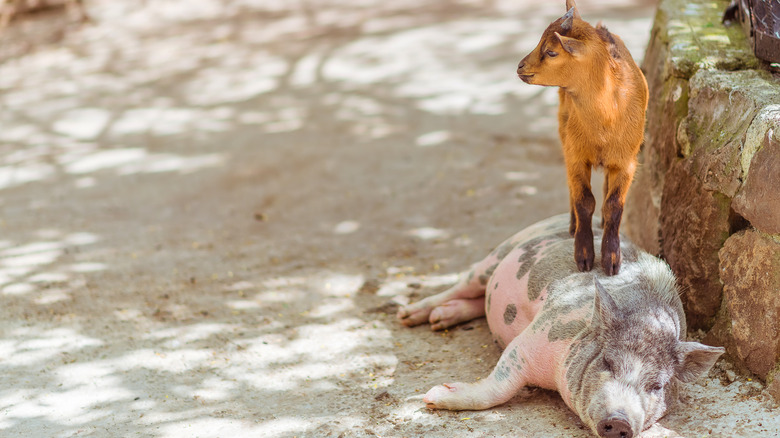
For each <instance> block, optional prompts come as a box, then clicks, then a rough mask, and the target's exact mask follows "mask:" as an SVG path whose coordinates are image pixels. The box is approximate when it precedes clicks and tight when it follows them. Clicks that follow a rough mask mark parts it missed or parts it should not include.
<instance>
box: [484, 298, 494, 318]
mask: <svg viewBox="0 0 780 438" xmlns="http://www.w3.org/2000/svg"><path fill="white" fill-rule="evenodd" d="M486 295H487V301H486V302H485V303H486V304H485V318H487V316H488V313H490V299H491V298H493V294H492V293H490V291H488V292H487V293H486Z"/></svg>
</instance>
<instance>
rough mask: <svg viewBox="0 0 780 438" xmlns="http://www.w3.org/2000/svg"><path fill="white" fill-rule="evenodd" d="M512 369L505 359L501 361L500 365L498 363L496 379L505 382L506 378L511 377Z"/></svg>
mask: <svg viewBox="0 0 780 438" xmlns="http://www.w3.org/2000/svg"><path fill="white" fill-rule="evenodd" d="M509 374H510V370H509V367H508V366H506V364H504V363H503V361H499V362H498V365H496V374H495V375H496V380H497V381H499V382H503V381H504V380H506V379H508V378H509Z"/></svg>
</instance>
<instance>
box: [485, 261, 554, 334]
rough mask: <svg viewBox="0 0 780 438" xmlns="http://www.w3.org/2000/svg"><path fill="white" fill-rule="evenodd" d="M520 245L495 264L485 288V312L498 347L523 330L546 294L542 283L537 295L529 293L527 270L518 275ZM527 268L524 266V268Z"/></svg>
mask: <svg viewBox="0 0 780 438" xmlns="http://www.w3.org/2000/svg"><path fill="white" fill-rule="evenodd" d="M522 252H523V250H522V249H521V248H516V249H515V250H513V251H512V252H511V253H509V254H508V255H507V256H506V257H505V258H504V259H503V260H502V261H501V263H500V264H499V265H498V266H497V267H496V270H495V271H494V272H493V275H492V276H491V278H490V280H489V281H488V284H487V287H486V289H485V314H486V317H487V321H488V326H489V327H490V332H491V333H492V334H493V337H494V338H495V339H496V341H498V343H499V344H500V345H501V347H502V348H503V347H506V346H507V345H508V344H509V343H510V342H512V339H514V338H515V337H517V335H518V334H520V332H522V331H523V330H525V328H526V327H528V325H529V324H531V321H533V319H534V317H535V316H536V314H537V313H538V312H539V310H540V309H541V308H542V305H543V304H544V300H545V299H546V297H547V288H546V287H544V288H543V289H542V291H541V293H540V294H539V296H538V297H534V299H533V300H530V299H529V297H528V277H529V275H528V273H527V272H526V273H525V275H523V276H522V277H521V278H519V279H518V278H517V273H518V271H519V269H520V263H518V262H516V260H518V258H519V256H520V255H521V254H522ZM526 271H527V270H526Z"/></svg>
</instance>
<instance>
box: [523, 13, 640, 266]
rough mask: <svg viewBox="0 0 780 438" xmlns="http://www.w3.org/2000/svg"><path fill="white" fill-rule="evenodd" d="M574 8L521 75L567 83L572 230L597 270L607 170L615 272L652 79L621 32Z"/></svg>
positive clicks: (608, 262) (608, 246)
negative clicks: (594, 176) (596, 231)
mask: <svg viewBox="0 0 780 438" xmlns="http://www.w3.org/2000/svg"><path fill="white" fill-rule="evenodd" d="M566 8H567V9H568V12H566V14H565V15H564V16H563V17H561V18H559V19H557V20H555V21H554V22H552V23H551V24H550V25H549V26H548V27H547V29H546V30H545V31H544V34H542V39H541V41H539V44H538V45H537V46H536V48H535V49H534V50H533V51H532V52H531V53H529V54H528V56H526V57H525V58H523V60H522V61H520V64H519V65H518V66H517V75H518V76H519V77H520V79H522V80H523V81H524V82H526V83H528V84H533V85H544V86H555V87H560V89H559V91H558V95H559V97H560V108H559V110H558V123H559V126H558V133H559V135H560V136H561V143H562V145H563V156H564V160H565V162H566V176H567V180H568V184H569V200H570V207H571V223H570V225H569V233H570V234H571V235H573V236H574V259H575V261H576V262H577V267H578V269H579V270H580V271H590V270H591V268H593V259H594V252H593V231H592V230H591V220H592V217H593V211H594V210H595V208H596V199H595V198H594V197H593V193H592V192H591V187H590V172H591V169H592V168H593V167H599V166H600V167H603V169H604V174H605V175H604V176H605V178H604V205H603V207H602V214H603V216H602V217H603V219H602V220H603V223H602V225H603V228H604V238H603V240H602V244H601V266H602V267H603V268H604V272H606V273H607V275H615V274H617V272H618V270H619V269H620V237H619V234H618V232H619V229H620V219H621V217H622V216H623V205H624V203H625V200H626V193H627V192H628V187H629V186H630V185H631V180H632V179H633V177H634V171H635V170H636V166H637V161H636V156H637V153H638V152H639V148H640V146H641V145H642V139H643V136H644V125H645V110H646V108H647V82H646V81H645V77H644V75H643V74H642V71H641V70H640V69H639V67H638V66H637V65H636V63H635V62H634V59H633V58H632V57H631V54H630V53H629V51H628V49H627V48H626V46H625V45H624V44H623V41H622V40H621V39H620V37H618V36H617V35H614V34H612V33H610V32H609V31H608V30H607V28H606V27H604V26H602V25H601V24H600V23H599V24H598V25H597V26H596V27H593V26H591V25H590V24H588V23H586V22H585V21H583V20H582V19H581V18H580V14H579V12H577V6H576V5H575V4H574V0H567V1H566Z"/></svg>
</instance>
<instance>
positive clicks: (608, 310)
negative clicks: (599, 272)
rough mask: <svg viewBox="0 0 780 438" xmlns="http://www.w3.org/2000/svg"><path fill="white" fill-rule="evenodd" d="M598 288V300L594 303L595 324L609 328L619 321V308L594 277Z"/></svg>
mask: <svg viewBox="0 0 780 438" xmlns="http://www.w3.org/2000/svg"><path fill="white" fill-rule="evenodd" d="M593 283H594V285H595V286H596V299H595V301H594V303H593V324H594V325H596V326H600V327H608V326H610V325H612V323H614V322H615V321H616V319H617V313H618V307H617V304H615V300H613V299H612V297H611V296H610V295H609V293H607V290H606V289H604V286H602V285H601V283H599V280H598V279H597V278H596V277H593Z"/></svg>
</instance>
